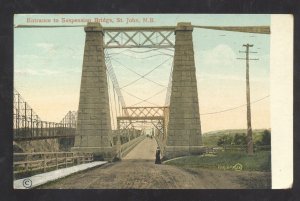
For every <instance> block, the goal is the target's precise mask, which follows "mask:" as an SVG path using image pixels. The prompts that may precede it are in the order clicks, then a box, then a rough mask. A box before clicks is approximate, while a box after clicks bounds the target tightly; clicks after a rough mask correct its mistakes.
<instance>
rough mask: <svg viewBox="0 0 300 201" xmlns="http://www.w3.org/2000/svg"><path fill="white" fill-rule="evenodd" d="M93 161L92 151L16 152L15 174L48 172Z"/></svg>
mask: <svg viewBox="0 0 300 201" xmlns="http://www.w3.org/2000/svg"><path fill="white" fill-rule="evenodd" d="M92 161H93V154H92V153H74V152H33V153H14V162H13V170H14V174H20V173H30V172H35V171H40V172H47V171H51V170H57V169H59V168H66V167H70V166H73V165H78V164H83V163H89V162H92Z"/></svg>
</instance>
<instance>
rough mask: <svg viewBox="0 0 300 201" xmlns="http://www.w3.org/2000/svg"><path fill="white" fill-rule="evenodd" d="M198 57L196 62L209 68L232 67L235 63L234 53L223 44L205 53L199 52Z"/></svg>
mask: <svg viewBox="0 0 300 201" xmlns="http://www.w3.org/2000/svg"><path fill="white" fill-rule="evenodd" d="M199 56H200V61H199V59H197V60H198V62H201V63H202V64H203V65H205V66H207V67H210V68H222V67H232V66H234V64H235V61H236V54H235V52H234V51H233V50H232V48H231V47H230V46H228V45H225V44H219V45H217V46H216V47H214V48H213V49H210V50H207V51H200V52H199Z"/></svg>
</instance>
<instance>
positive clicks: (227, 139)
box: [217, 135, 232, 146]
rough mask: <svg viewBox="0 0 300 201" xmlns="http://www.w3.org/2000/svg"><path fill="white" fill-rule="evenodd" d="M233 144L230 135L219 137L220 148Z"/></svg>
mask: <svg viewBox="0 0 300 201" xmlns="http://www.w3.org/2000/svg"><path fill="white" fill-rule="evenodd" d="M231 143H232V137H231V136H230V135H223V136H221V137H219V140H218V143H217V144H218V146H225V145H231Z"/></svg>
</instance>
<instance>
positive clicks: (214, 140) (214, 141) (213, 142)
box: [202, 129, 270, 146]
mask: <svg viewBox="0 0 300 201" xmlns="http://www.w3.org/2000/svg"><path fill="white" fill-rule="evenodd" d="M265 131H266V130H265V129H254V130H253V136H252V137H253V141H254V144H257V145H260V144H259V143H260V141H261V140H262V136H263V134H264V132H265ZM267 131H268V132H270V131H269V130H267ZM246 132H247V131H246V130H245V129H231V130H220V131H213V132H209V133H204V134H203V135H202V141H203V144H204V146H217V145H218V141H219V140H220V137H222V136H224V135H229V136H231V137H232V138H233V139H234V137H235V135H236V134H239V135H245V136H246Z"/></svg>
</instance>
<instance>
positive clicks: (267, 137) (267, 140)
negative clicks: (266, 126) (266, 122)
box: [259, 130, 271, 145]
mask: <svg viewBox="0 0 300 201" xmlns="http://www.w3.org/2000/svg"><path fill="white" fill-rule="evenodd" d="M259 144H260V145H270V144H271V132H270V131H269V130H264V132H263V134H262V138H261V141H259Z"/></svg>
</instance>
